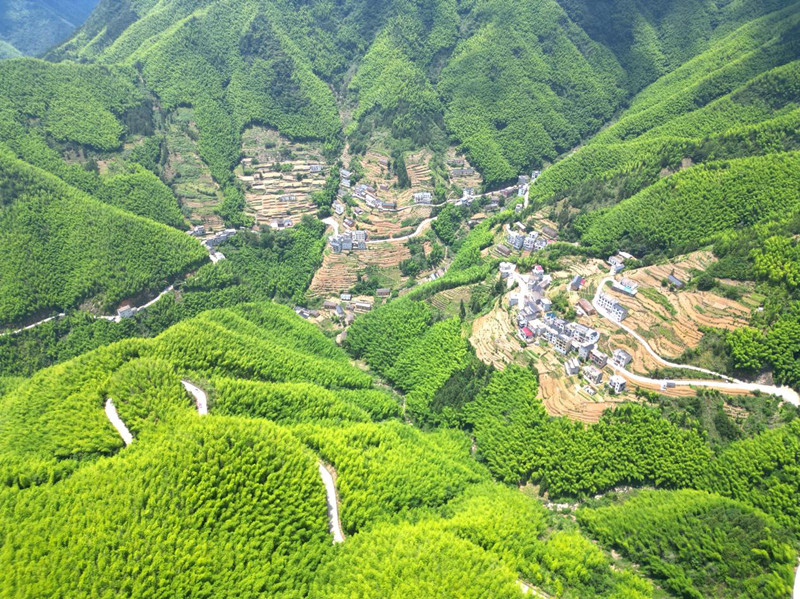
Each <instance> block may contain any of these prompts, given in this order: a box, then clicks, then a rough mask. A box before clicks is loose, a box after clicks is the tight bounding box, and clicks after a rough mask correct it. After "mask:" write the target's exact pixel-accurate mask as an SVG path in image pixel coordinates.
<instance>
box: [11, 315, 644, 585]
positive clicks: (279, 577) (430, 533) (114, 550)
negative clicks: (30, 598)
mask: <svg viewBox="0 0 800 599" xmlns="http://www.w3.org/2000/svg"><path fill="white" fill-rule="evenodd" d="M212 323H216V325H217V327H216V328H212V327H211V324H212ZM184 324H185V326H181V327H176V328H173V329H170V330H169V331H167V332H166V333H165V334H164V335H162V336H161V337H159V338H156V339H152V340H140V339H136V340H128V341H125V342H122V343H118V344H114V345H111V346H108V347H104V348H101V349H99V350H96V351H94V352H91V353H89V354H86V355H85V356H82V357H80V358H77V359H75V360H72V361H70V362H67V363H65V364H63V365H59V366H56V367H54V368H52V369H49V370H45V371H42V372H41V373H39V374H37V375H36V376H35V377H33V378H32V379H30V380H28V381H25V382H22V383H21V384H19V385H17V386H15V387H13V388H11V389H10V391H9V392H8V393H7V394H6V395H4V396H2V397H0V516H2V517H0V534H2V535H3V538H4V539H6V540H7V541H8V542H7V543H6V544H5V545H4V550H3V551H2V552H0V565H2V567H0V581H2V584H3V588H4V589H7V590H9V591H11V592H14V593H16V594H20V595H39V594H43V595H48V594H53V593H56V592H64V591H65V590H67V591H68V592H69V594H70V596H74V597H91V596H95V595H96V594H97V593H98V591H99V590H100V589H103V590H104V592H109V591H110V592H115V593H123V594H128V593H129V594H132V595H137V596H138V595H147V596H152V595H159V594H163V593H166V594H169V595H187V594H192V595H196V596H203V597H206V596H207V597H211V596H219V595H220V594H229V593H230V594H235V595H237V596H248V597H249V596H253V597H255V596H263V595H267V596H270V597H292V598H294V597H298V598H299V597H309V596H310V597H331V596H352V595H353V593H359V592H360V593H361V594H364V595H372V594H374V593H376V592H377V593H380V594H382V595H387V596H392V595H393V594H394V595H395V596H397V595H398V594H402V595H403V596H406V590H407V589H418V590H419V589H424V590H422V591H420V592H421V593H422V594H421V595H417V596H425V597H436V596H440V597H447V596H452V592H453V589H458V590H459V591H458V592H459V593H460V594H461V595H462V596H464V597H483V596H485V595H486V589H487V588H490V589H493V590H494V594H495V595H496V596H508V597H518V596H520V591H519V585H518V583H517V580H518V578H519V577H520V576H524V577H525V579H526V580H529V581H530V584H536V585H538V586H540V587H541V588H542V589H545V590H546V592H548V593H561V592H563V591H565V590H566V591H567V592H572V591H573V590H574V591H575V592H576V593H579V594H589V595H593V596H600V597H603V596H614V594H615V593H627V594H626V595H625V596H631V597H649V596H651V593H652V587H651V586H650V585H649V583H647V582H646V581H644V580H642V579H641V578H640V577H638V576H636V575H635V574H633V573H632V572H629V571H619V570H616V569H612V568H611V567H610V566H611V562H610V560H609V558H608V557H607V556H606V555H604V554H603V553H602V552H601V551H600V550H599V549H598V548H596V547H595V546H594V545H592V543H591V542H590V541H589V540H588V539H586V538H584V537H582V536H581V535H580V534H578V533H577V532H571V533H563V532H557V533H556V534H555V535H554V536H552V537H551V535H550V531H551V529H552V527H553V525H554V521H553V519H552V516H551V515H550V514H549V513H548V512H547V510H546V509H545V508H544V507H543V506H542V505H541V504H539V503H538V502H537V501H535V500H533V499H532V498H529V497H525V496H523V495H521V494H519V493H518V492H517V491H516V490H512V489H507V488H503V487H499V486H497V485H494V484H492V483H491V482H490V481H489V477H488V473H487V472H486V470H485V469H484V468H483V467H482V466H481V465H480V464H478V463H476V462H475V461H474V460H473V459H472V458H471V456H470V453H469V440H468V439H467V438H466V437H465V436H463V435H461V434H459V433H457V432H455V431H443V432H438V433H425V432H421V431H419V430H417V429H414V428H411V427H409V426H408V425H407V424H405V423H402V422H400V421H390V422H369V420H370V418H369V416H368V415H367V413H366V412H364V411H362V410H361V409H360V408H359V407H358V406H359V404H367V403H370V402H372V403H373V405H375V404H377V403H380V402H377V401H375V399H376V397H377V395H382V396H383V397H384V401H390V402H391V401H392V400H391V398H390V397H389V396H388V395H386V394H385V393H382V392H381V391H378V390H377V389H372V388H370V385H371V378H370V377H369V376H367V375H365V374H364V373H363V372H361V371H360V370H359V369H358V368H356V367H355V366H353V365H351V364H350V363H349V361H348V360H347V357H346V356H345V355H344V354H343V352H342V351H341V350H340V349H338V348H337V347H336V346H335V345H334V344H333V342H332V341H331V340H329V339H327V338H326V337H325V336H324V335H323V334H322V333H320V332H319V331H318V330H317V329H316V328H315V327H314V326H313V325H312V324H310V323H308V322H305V321H303V320H302V319H300V318H299V317H298V316H296V315H295V314H294V312H293V311H292V310H290V309H289V308H286V307H282V306H277V305H272V304H251V305H245V306H241V307H240V308H237V309H234V310H223V311H212V312H208V313H204V314H203V315H201V316H200V317H199V318H198V319H195V320H192V321H188V322H186V323H184ZM202 331H205V335H204V336H203V334H202ZM198 335H199V336H198ZM265 344H268V345H269V346H270V348H269V350H267V348H266V346H265ZM179 346H185V347H186V348H187V351H186V352H185V353H184V352H180V351H178V350H177V348H178V347H179ZM199 347H205V348H206V351H205V353H199V352H198V351H197V349H198V348H199ZM289 354H291V356H290V355H289ZM289 363H291V365H292V366H291V367H288V364H289ZM323 372H324V373H326V374H323ZM218 375H222V376H218ZM308 380H313V381H315V382H304V381H308ZM182 381H184V382H185V381H193V383H192V384H193V385H196V386H197V387H199V388H201V389H207V390H208V391H209V404H210V411H209V413H208V414H207V415H202V416H201V415H199V414H198V413H197V407H196V406H195V405H193V403H194V402H193V400H192V398H191V397H190V395H189V394H188V393H187V391H186V390H185V388H184V385H183V384H182ZM301 381H303V382H301ZM342 385H349V386H351V387H354V389H352V390H350V391H349V392H346V393H343V392H342V391H341V389H340V386H342ZM355 394H364V396H368V397H371V398H372V399H371V400H367V401H354V400H353V399H352V398H353V397H354V395H355ZM337 397H338V399H336V398H337ZM109 398H110V399H111V400H113V404H114V406H115V407H116V409H117V412H118V417H119V420H118V421H117V425H118V426H124V427H125V428H126V429H128V430H129V431H130V432H131V434H132V439H133V440H132V441H131V442H130V444H129V445H127V446H125V445H123V441H122V440H121V439H120V436H119V434H118V433H117V431H116V430H115V429H114V427H113V426H112V424H111V423H110V422H109V420H108V419H107V417H106V415H105V414H104V411H103V406H104V404H105V403H106V402H107V400H108V399H109ZM332 402H333V403H332ZM337 402H338V408H337V409H336V410H333V409H332V408H333V404H334V403H337ZM232 409H233V410H234V411H235V413H236V416H232V415H230V414H231V410H232ZM265 417H271V418H274V419H275V421H272V420H267V419H266V418H265ZM290 424H291V425H292V426H291V427H288V426H287V425H290ZM320 464H323V467H326V468H330V470H331V471H332V472H333V473H334V476H335V481H336V482H335V483H334V484H335V485H336V491H337V493H334V496H337V495H338V497H340V504H341V505H340V509H341V510H342V511H343V519H344V522H345V523H346V524H347V527H348V536H347V538H346V539H345V541H344V543H343V544H340V545H338V546H337V547H335V548H334V547H332V545H331V537H330V533H329V528H328V524H329V522H328V505H326V492H325V488H324V486H323V481H322V479H321V478H320V477H319V473H318V469H319V466H320ZM356 531H358V532H356ZM352 533H355V534H354V535H353V536H352V538H351V536H350V535H351V534H352ZM576 547H577V548H579V550H578V551H575V550H574V548H576ZM570 548H573V549H570ZM421 554H424V555H426V559H424V560H421V559H419V556H420V555H421ZM389 563H391V564H392V568H394V569H395V571H399V570H402V571H403V572H404V575H403V577H402V579H398V577H397V576H394V575H386V572H388V571H389V570H390V569H387V564H389ZM433 563H435V564H436V565H435V567H431V566H430V564H433ZM178 564H180V566H178ZM76 569H79V570H81V571H82V572H83V575H82V576H74V572H75V571H76ZM375 569H378V570H380V571H383V572H384V574H383V575H381V576H378V577H375V576H368V578H369V579H370V583H369V584H370V590H369V591H367V590H363V585H364V580H365V574H367V573H371V572H374V571H375ZM465 571H468V572H473V573H475V576H469V577H465V576H464V572H465ZM587 572H591V576H587V575H586V573H587ZM362 573H364V574H362ZM526 584H527V583H526ZM376 585H377V587H376Z"/></svg>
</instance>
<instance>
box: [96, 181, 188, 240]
mask: <svg viewBox="0 0 800 599" xmlns="http://www.w3.org/2000/svg"><path fill="white" fill-rule="evenodd" d="M97 197H98V199H100V200H102V201H103V202H106V203H107V204H111V205H113V206H117V207H118V208H122V209H124V210H127V211H128V212H132V213H133V214H138V215H139V216H144V217H147V218H149V219H151V220H154V221H156V222H160V223H164V224H165V225H170V226H171V227H175V228H177V229H185V228H186V225H185V224H184V222H183V215H182V214H181V211H180V208H179V207H178V203H177V202H176V201H175V196H174V195H172V192H171V191H170V189H169V188H168V187H167V186H166V185H164V183H162V182H161V180H160V179H159V178H158V177H156V176H155V175H154V174H153V173H151V172H150V171H148V170H145V169H144V168H143V167H134V168H133V169H132V171H131V172H130V173H126V174H122V175H116V176H114V177H110V178H108V179H106V180H104V181H103V186H102V188H101V189H100V190H98V192H97Z"/></svg>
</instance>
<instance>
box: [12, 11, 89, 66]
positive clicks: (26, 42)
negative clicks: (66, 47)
mask: <svg viewBox="0 0 800 599" xmlns="http://www.w3.org/2000/svg"><path fill="white" fill-rule="evenodd" d="M96 4H97V0H73V1H70V2H63V1H60V0H11V1H8V2H4V3H3V7H2V10H3V20H2V22H0V58H14V57H15V56H20V55H21V54H28V55H30V56H33V55H37V54H42V53H43V52H45V51H46V50H48V49H50V48H51V47H52V46H53V45H55V44H57V43H60V42H62V41H64V40H65V39H66V38H68V37H69V36H70V35H72V33H73V31H74V30H75V29H76V28H77V27H79V26H80V25H81V23H83V21H84V20H85V19H86V17H88V16H89V13H90V12H91V11H92V9H93V8H94V7H95V5H96ZM4 47H8V48H11V49H12V50H13V52H8V51H5V55H4V50H3V48H4Z"/></svg>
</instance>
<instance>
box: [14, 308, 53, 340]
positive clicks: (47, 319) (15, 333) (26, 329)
mask: <svg viewBox="0 0 800 599" xmlns="http://www.w3.org/2000/svg"><path fill="white" fill-rule="evenodd" d="M65 316H66V313H64V312H60V313H59V314H56V315H55V316H51V317H50V318H44V319H42V320H39V321H37V322H34V323H32V324H29V325H28V326H26V327H22V328H21V329H16V330H13V331H5V332H3V333H0V337H6V336H9V335H18V334H20V333H22V332H23V331H28V330H30V329H35V328H36V327H38V326H39V325H40V324H44V323H46V322H50V321H51V320H57V319H59V318H64V317H65Z"/></svg>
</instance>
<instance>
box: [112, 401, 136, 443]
mask: <svg viewBox="0 0 800 599" xmlns="http://www.w3.org/2000/svg"><path fill="white" fill-rule="evenodd" d="M106 416H107V417H108V420H109V422H111V424H112V426H113V427H114V428H115V429H117V432H118V433H119V436H120V437H122V440H123V442H124V443H125V446H126V447H127V446H128V445H130V444H131V443H133V435H132V434H131V431H129V430H128V427H127V426H125V423H124V422H122V418H120V417H119V414H118V413H117V408H116V407H115V406H114V402H113V401H112V399H111V398H110V397H109V398H108V399H107V400H106Z"/></svg>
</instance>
